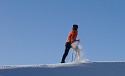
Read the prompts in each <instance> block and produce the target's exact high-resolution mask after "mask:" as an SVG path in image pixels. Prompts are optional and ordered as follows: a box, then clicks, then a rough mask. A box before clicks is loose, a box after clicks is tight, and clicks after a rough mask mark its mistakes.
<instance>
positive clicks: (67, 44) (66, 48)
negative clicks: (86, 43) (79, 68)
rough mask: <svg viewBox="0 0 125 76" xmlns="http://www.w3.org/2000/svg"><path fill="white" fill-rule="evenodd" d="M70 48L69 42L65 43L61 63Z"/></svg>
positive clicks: (63, 61)
mask: <svg viewBox="0 0 125 76" xmlns="http://www.w3.org/2000/svg"><path fill="white" fill-rule="evenodd" d="M70 48H71V43H66V44H65V52H64V54H63V57H62V61H61V63H65V59H66V57H67V55H68V53H69V50H70Z"/></svg>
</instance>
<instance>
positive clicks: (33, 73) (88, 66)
mask: <svg viewBox="0 0 125 76" xmlns="http://www.w3.org/2000/svg"><path fill="white" fill-rule="evenodd" d="M0 76H125V62H124V61H95V62H70V63H64V64H61V63H57V64H34V65H3V66H0Z"/></svg>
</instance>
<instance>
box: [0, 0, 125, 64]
mask: <svg viewBox="0 0 125 76" xmlns="http://www.w3.org/2000/svg"><path fill="white" fill-rule="evenodd" d="M73 24H78V25H79V30H78V31H79V35H78V37H77V39H80V40H81V42H80V44H81V45H82V46H83V49H82V51H83V52H84V58H87V59H89V60H90V61H125V55H124V54H125V1H124V0H0V65H18V64H54V63H60V61H61V57H62V55H63V52H64V49H65V46H64V45H65V40H66V38H67V35H68V32H69V31H70V30H71V27H72V25H73ZM71 53H72V50H70V52H69V55H68V57H67V59H66V61H69V60H71Z"/></svg>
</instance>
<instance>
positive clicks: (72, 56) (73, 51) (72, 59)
mask: <svg viewBox="0 0 125 76" xmlns="http://www.w3.org/2000/svg"><path fill="white" fill-rule="evenodd" d="M73 55H74V50H73V52H72V61H71V62H73V60H74V59H73Z"/></svg>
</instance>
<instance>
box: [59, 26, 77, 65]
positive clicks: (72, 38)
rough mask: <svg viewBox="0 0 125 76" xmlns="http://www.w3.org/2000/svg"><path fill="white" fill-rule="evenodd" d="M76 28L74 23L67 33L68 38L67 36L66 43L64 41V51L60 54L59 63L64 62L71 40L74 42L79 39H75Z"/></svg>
mask: <svg viewBox="0 0 125 76" xmlns="http://www.w3.org/2000/svg"><path fill="white" fill-rule="evenodd" d="M77 30H78V25H77V24H74V25H73V26H72V30H71V31H70V32H69V34H68V38H67V40H66V43H65V52H64V54H63V56H62V61H61V63H65V59H66V57H67V55H68V53H69V50H70V48H71V44H72V43H73V42H75V41H79V40H76V37H77V35H78V31H77Z"/></svg>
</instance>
